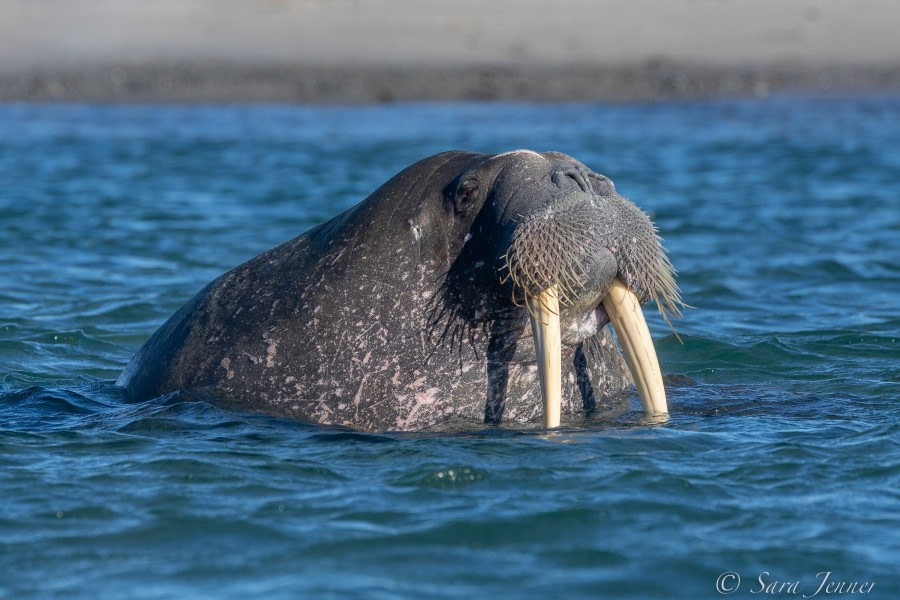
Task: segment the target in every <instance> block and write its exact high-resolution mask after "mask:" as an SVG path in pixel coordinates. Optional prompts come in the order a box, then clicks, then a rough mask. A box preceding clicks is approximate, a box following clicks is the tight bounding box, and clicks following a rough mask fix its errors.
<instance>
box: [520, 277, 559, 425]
mask: <svg viewBox="0 0 900 600" xmlns="http://www.w3.org/2000/svg"><path fill="white" fill-rule="evenodd" d="M525 301H526V303H527V304H528V314H529V316H530V317H531V332H532V334H533V336H534V350H535V353H536V355H537V356H536V358H537V365H538V374H539V375H540V377H541V397H542V398H543V400H544V425H545V426H546V427H548V428H550V427H559V414H560V405H561V404H562V371H561V368H560V360H561V358H560V356H561V351H562V348H561V346H560V344H561V339H560V331H559V293H558V291H557V289H556V286H550V287H549V288H547V289H546V290H544V291H543V292H541V293H539V294H538V295H536V296H533V297H531V296H529V297H527V298H526V300H525Z"/></svg>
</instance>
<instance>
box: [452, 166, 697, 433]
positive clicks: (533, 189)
mask: <svg viewBox="0 0 900 600" xmlns="http://www.w3.org/2000/svg"><path fill="white" fill-rule="evenodd" d="M445 197H446V198H447V202H448V204H449V205H450V206H451V207H452V209H453V210H454V211H456V212H457V213H458V215H459V216H460V217H461V221H462V223H461V229H460V233H461V232H462V231H463V230H465V231H466V233H465V236H464V238H463V239H464V244H465V247H464V248H463V249H462V251H461V253H460V257H461V260H464V261H465V262H466V264H468V265H471V264H473V261H474V264H475V265H481V264H485V266H488V265H490V268H489V269H488V271H489V276H490V277H493V279H494V281H495V289H496V291H497V293H498V298H494V299H492V300H491V301H488V302H485V301H483V300H482V301H480V302H478V301H475V302H474V303H473V302H472V300H471V299H467V298H466V297H465V292H459V291H457V292H456V295H457V301H458V302H462V303H467V302H468V303H469V304H470V306H472V307H473V308H469V309H468V313H469V315H470V317H472V320H481V321H484V320H486V319H497V318H498V314H499V313H501V312H505V313H506V314H509V313H510V311H512V310H513V309H512V308H511V307H518V309H519V311H522V310H524V309H527V313H528V316H529V319H530V322H531V342H532V343H533V348H534V349H533V352H534V356H535V357H536V360H537V364H538V371H539V374H540V381H541V394H542V398H543V401H544V416H545V424H546V425H547V426H548V427H555V426H557V425H558V424H559V412H560V408H559V407H560V372H561V371H560V354H561V346H563V345H569V346H574V345H577V344H579V343H581V342H583V341H584V340H585V339H587V338H589V337H591V336H593V335H595V334H597V333H598V332H599V330H600V329H602V328H603V327H604V326H605V325H606V324H607V323H610V322H611V323H612V325H613V327H614V328H615V330H616V333H617V337H618V339H619V342H620V344H621V346H622V350H623V354H624V355H625V359H626V363H627V364H628V367H629V369H630V371H631V373H632V376H633V379H634V381H635V384H636V386H637V388H638V392H639V395H640V397H641V400H642V403H643V406H644V411H645V413H646V414H648V415H653V416H661V415H665V414H666V413H667V411H668V409H667V404H666V397H665V392H664V389H663V383H662V376H661V372H660V368H659V363H658V360H657V357H656V351H655V349H654V346H653V342H652V339H651V338H650V333H649V331H648V329H647V325H646V322H645V320H644V317H643V314H642V312H641V308H640V307H641V305H642V304H644V303H645V302H647V301H649V300H654V301H655V302H656V304H657V306H658V308H659V310H660V312H661V313H662V315H663V317H664V318H665V319H666V321H667V322H668V321H669V317H675V316H680V310H679V309H680V307H681V306H682V303H681V298H680V292H679V290H678V287H677V285H676V284H675V280H674V269H673V267H672V264H671V262H670V261H669V259H668V257H667V256H666V252H665V250H664V249H663V247H662V244H661V241H660V238H659V237H658V235H657V232H656V228H655V227H654V225H653V223H652V222H651V221H650V219H649V218H648V217H647V215H645V214H644V213H643V212H642V211H641V210H640V209H639V208H638V207H637V206H635V205H634V204H632V203H631V202H629V201H628V200H626V199H625V198H623V197H622V196H620V195H619V194H618V193H617V192H616V190H615V186H614V185H613V183H612V181H610V180H609V179H608V178H607V177H604V176H603V175H600V174H597V173H594V172H593V171H591V170H590V169H588V168H587V167H585V166H584V165H582V164H581V163H580V162H578V161H577V160H575V159H573V158H572V157H569V156H566V155H564V154H561V153H556V152H547V153H543V154H538V153H536V152H531V151H527V150H519V151H515V152H508V153H504V154H499V155H495V156H492V157H487V158H486V159H485V160H479V161H476V162H475V163H474V164H472V165H471V166H470V167H469V168H468V169H467V170H465V171H463V172H462V173H461V174H460V175H459V176H458V177H457V178H456V179H455V181H454V182H453V183H452V184H451V185H450V186H449V187H448V188H447V190H445ZM479 257H480V260H478V259H479ZM451 276H452V269H451ZM470 280H471V278H470ZM464 284H465V282H464V281H458V280H457V281H455V282H454V285H456V286H459V285H464ZM501 298H502V299H501ZM523 335H524V336H527V333H525V334H523ZM528 346H531V344H528Z"/></svg>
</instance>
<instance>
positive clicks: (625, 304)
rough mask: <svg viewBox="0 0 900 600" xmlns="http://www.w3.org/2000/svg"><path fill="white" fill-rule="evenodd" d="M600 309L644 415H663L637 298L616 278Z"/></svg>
mask: <svg viewBox="0 0 900 600" xmlns="http://www.w3.org/2000/svg"><path fill="white" fill-rule="evenodd" d="M603 307H604V308H605V309H606V314H607V315H609V320H610V323H612V326H613V328H614V329H615V330H616V337H617V338H618V339H619V344H621V346H622V352H623V354H625V362H626V363H627V364H628V369H629V370H630V371H631V376H632V378H633V379H634V384H635V385H636V386H637V390H638V395H639V396H640V397H641V403H642V404H643V405H644V414H645V415H647V416H657V415H665V414H667V413H668V412H669V408H668V405H667V404H666V391H665V389H664V388H663V381H662V371H660V368H659V359H658V358H657V357H656V348H654V346H653V339H652V338H651V337H650V330H649V329H647V321H645V320H644V313H643V311H641V304H640V302H639V301H638V298H637V295H635V293H634V292H632V291H631V290H630V289H629V288H628V286H626V285H625V284H624V283H622V281H621V280H620V279H618V278H616V279H615V280H613V285H612V289H610V290H609V294H607V296H606V298H604V299H603ZM532 323H533V321H532Z"/></svg>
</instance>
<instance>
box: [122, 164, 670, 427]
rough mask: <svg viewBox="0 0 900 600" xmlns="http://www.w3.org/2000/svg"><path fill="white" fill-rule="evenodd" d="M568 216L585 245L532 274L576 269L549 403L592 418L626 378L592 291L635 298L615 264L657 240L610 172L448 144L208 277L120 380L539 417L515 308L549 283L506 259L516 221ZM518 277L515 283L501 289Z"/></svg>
mask: <svg viewBox="0 0 900 600" xmlns="http://www.w3.org/2000/svg"><path fill="white" fill-rule="evenodd" d="M568 211H575V212H577V213H578V214H580V215H581V217H584V215H585V214H587V215H589V217H590V219H591V220H592V221H591V223H592V224H591V226H590V227H589V229H590V231H589V233H590V236H591V238H592V239H594V240H595V241H596V243H595V244H593V245H589V246H584V245H583V244H582V245H581V246H579V245H578V244H572V243H570V242H569V241H568V240H566V239H559V237H560V236H559V233H553V231H554V230H552V228H551V229H550V230H547V231H550V233H541V234H540V235H542V236H545V237H547V239H546V240H544V239H537V241H536V242H535V243H536V244H538V245H541V244H543V242H544V241H546V242H547V245H548V247H550V248H555V252H556V255H554V254H553V253H552V252H551V254H550V255H551V256H555V258H554V263H555V264H554V265H549V266H548V269H547V270H546V272H545V273H544V275H543V277H544V279H548V278H549V279H554V278H560V277H562V276H563V275H562V274H560V273H555V272H554V271H553V269H558V268H560V267H559V265H562V264H565V263H566V260H568V261H569V262H570V263H571V262H572V261H573V260H575V261H576V262H577V263H578V264H580V265H581V267H582V271H583V273H582V276H581V278H580V279H578V281H577V282H576V284H573V285H569V286H568V288H567V289H568V294H567V296H566V300H565V302H564V306H563V307H562V310H561V323H562V332H563V334H562V335H563V349H562V362H563V375H562V387H563V389H562V399H563V406H562V413H563V415H564V416H565V415H567V414H569V415H571V414H573V413H584V412H585V411H590V410H592V409H594V408H595V407H596V406H598V405H604V404H608V403H609V401H610V399H613V398H616V397H618V398H619V399H621V398H622V396H621V392H622V391H623V389H625V388H626V387H627V386H628V385H629V384H630V383H631V379H630V376H629V375H628V372H627V369H626V368H625V365H624V363H623V361H622V358H621V355H620V354H619V351H618V348H617V347H616V346H615V344H614V342H613V341H612V338H611V337H610V335H609V332H608V328H605V327H604V326H605V325H606V324H607V323H608V319H607V317H606V314H605V312H604V311H603V308H602V305H601V299H602V298H603V297H604V296H605V294H606V293H607V291H608V290H609V288H610V286H611V283H612V280H613V277H615V276H619V277H621V278H622V279H623V280H624V281H625V283H626V284H627V285H629V287H632V288H633V289H635V291H637V292H638V296H639V297H640V298H641V300H642V301H645V300H646V299H648V298H649V296H650V295H651V292H650V291H648V290H647V289H641V283H640V282H639V281H638V279H639V278H638V277H636V276H634V275H633V274H632V273H630V272H629V267H628V264H631V265H635V264H642V262H646V261H650V262H651V263H653V261H657V260H658V257H657V256H637V254H641V253H643V254H646V253H648V252H649V253H650V254H652V253H653V251H654V250H652V249H656V250H655V251H656V252H658V251H659V250H658V243H657V241H656V235H655V231H654V229H653V226H652V224H651V223H650V221H649V220H648V219H647V218H646V216H644V214H643V213H642V212H641V211H640V210H639V209H637V207H635V206H634V205H633V204H631V203H630V202H628V201H627V200H625V199H623V198H621V197H620V196H618V195H617V194H616V192H615V190H614V187H613V185H612V183H611V182H610V181H609V179H607V178H605V177H603V176H601V175H597V174H596V173H593V172H591V171H590V170H588V169H587V168H586V167H585V166H584V165H582V164H581V163H579V162H577V161H576V160H574V159H572V158H571V157H568V156H565V155H563V154H559V153H555V152H548V153H544V154H537V153H534V152H530V151H516V152H509V153H505V154H500V155H482V154H474V153H469V152H445V153H442V154H438V155H436V156H432V157H430V158H427V159H424V160H422V161H420V162H418V163H416V164H414V165H412V166H410V167H408V168H407V169H405V170H404V171H402V172H401V173H399V174H398V175H396V176H395V177H393V178H392V179H391V180H390V181H388V182H387V183H385V184H384V185H383V186H381V187H380V188H379V189H378V190H376V191H375V192H374V193H373V194H372V195H371V196H369V197H368V198H367V199H366V200H365V201H363V202H361V203H360V204H358V205H356V206H354V207H353V208H351V209H349V210H347V211H346V212H344V213H342V214H340V215H338V216H336V217H334V218H333V219H331V220H330V221H328V222H326V223H323V224H321V225H319V226H318V227H315V228H313V229H311V230H310V231H308V232H306V233H305V234H303V235H301V236H299V237H297V238H294V239H293V240H290V241H288V242H286V243H284V244H282V245H280V246H278V247H277V248H274V249H272V250H270V251H268V252H265V253H263V254H261V255H259V256H257V257H256V258H254V259H252V260H250V261H248V262H246V263H244V264H242V265H240V266H238V267H236V268H234V269H232V270H231V271H229V272H227V273H225V274H224V275H222V276H221V277H219V278H218V279H216V280H215V281H213V282H212V283H210V284H209V285H207V286H206V287H205V288H204V289H203V290H201V291H200V292H199V293H198V294H197V295H196V296H194V298H192V299H191V300H190V301H189V302H188V303H187V304H185V305H184V306H183V307H182V308H181V309H180V310H179V311H178V312H177V313H175V315H174V316H172V317H171V318H170V319H169V320H168V321H167V322H166V323H165V324H164V325H163V326H162V327H161V328H160V329H159V330H158V331H157V332H156V333H155V334H154V335H153V336H152V337H151V338H150V340H149V341H148V342H147V343H146V344H144V346H143V347H142V348H141V349H140V350H139V351H138V352H137V354H136V355H135V356H134V358H133V359H132V360H131V362H130V363H129V365H128V367H127V368H126V369H125V371H124V372H123V373H122V375H121V376H120V377H119V380H118V382H117V383H118V384H119V385H122V386H124V387H125V391H126V395H127V397H128V398H130V399H131V400H135V401H137V400H144V399H149V398H153V397H155V396H159V395H162V394H165V393H168V392H171V391H174V390H185V391H188V392H191V393H193V394H198V395H200V396H203V397H207V398H211V399H218V400H220V401H222V402H225V403H227V404H228V405H229V406H233V407H240V408H247V409H251V410H257V411H263V412H267V413H273V414H279V415H289V416H293V417H296V418H299V419H302V420H304V421H309V422H313V423H323V424H339V425H347V426H350V427H353V428H356V429H360V430H369V431H383V430H425V429H440V428H442V427H448V426H450V424H451V423H460V422H465V423H472V424H477V423H485V422H487V423H499V422H519V423H521V422H527V421H536V420H539V419H540V418H541V416H542V414H543V413H542V402H541V396H540V386H539V381H538V372H537V367H536V362H535V355H534V344H533V342H532V337H531V327H530V324H529V320H528V313H527V310H526V309H525V308H523V307H522V305H521V304H522V302H521V300H522V298H523V294H524V293H525V292H529V291H530V292H534V291H537V290H536V289H530V288H539V287H541V286H542V285H544V284H547V283H553V282H552V281H542V280H541V276H537V275H535V276H534V277H532V278H531V280H530V281H531V283H530V284H529V283H528V281H525V282H524V283H522V280H526V279H527V277H524V276H523V275H522V272H524V271H527V269H526V268H525V267H522V266H521V265H520V264H518V263H517V264H513V265H510V264H507V260H510V259H509V250H510V247H511V244H512V240H513V238H514V237H515V236H516V235H517V230H518V231H522V230H523V229H522V228H523V224H526V223H527V224H529V227H530V231H532V232H534V231H539V232H540V231H543V229H542V228H543V227H544V225H543V223H545V222H546V223H547V224H551V225H552V224H553V222H554V220H555V219H557V218H559V219H562V220H563V221H564V220H565V219H566V215H567V212H568ZM579 211H580V212H579ZM575 212H573V213H572V214H575ZM574 222H575V223H576V224H577V223H578V222H579V221H578V220H577V219H575V221H574ZM561 231H565V228H562V229H561ZM553 236H555V237H553ZM551 238H552V239H551ZM520 241H521V240H520ZM532 241H535V240H532ZM522 247H524V248H527V247H528V246H527V244H526V245H525V246H520V252H519V253H520V254H521V248H522ZM585 248H587V249H586V250H585ZM651 248H652V249H651ZM632 250H634V253H637V254H635V255H634V256H632V255H631V254H630V253H631V252H632ZM573 252H582V253H587V254H586V255H583V256H575V255H574V254H572V253H573ZM560 253H562V254H560ZM566 253H568V255H566ZM531 258H533V259H534V260H536V261H537V262H538V263H540V260H541V259H540V258H539V257H537V256H535V257H531ZM629 261H631V262H630V263H629ZM517 269H518V271H519V272H520V273H519V277H518V280H519V281H520V285H519V286H518V288H517V287H516V286H515V285H514V282H513V280H512V278H506V280H505V281H503V280H504V275H505V274H508V273H509V272H510V271H516V270H517ZM523 270H524V271H523ZM631 270H633V268H632V269H631ZM529 274H530V273H527V272H526V273H525V275H529ZM576 279H577V278H576ZM501 281H503V283H501ZM514 300H515V301H514Z"/></svg>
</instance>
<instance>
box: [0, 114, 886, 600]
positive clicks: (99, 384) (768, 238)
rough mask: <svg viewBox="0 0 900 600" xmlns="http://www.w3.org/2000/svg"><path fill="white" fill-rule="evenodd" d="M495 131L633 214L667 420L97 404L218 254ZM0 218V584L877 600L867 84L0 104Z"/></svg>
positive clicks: (81, 592)
mask: <svg viewBox="0 0 900 600" xmlns="http://www.w3.org/2000/svg"><path fill="white" fill-rule="evenodd" d="M522 147H524V148H532V149H536V150H550V149H553V150H559V151H562V152H566V153H568V154H571V155H573V156H575V157H577V158H579V159H580V160H582V161H583V162H585V163H586V164H588V165H589V166H591V167H592V168H593V169H595V170H597V171H599V172H601V173H604V174H606V175H608V176H610V177H611V178H612V179H613V180H614V181H615V182H616V184H617V187H618V189H619V191H620V192H621V193H623V194H624V195H626V196H628V197H630V198H632V199H633V200H634V201H635V202H636V203H637V204H638V205H640V206H641V207H642V208H643V209H644V210H646V211H647V212H649V213H651V214H652V216H653V218H654V219H655V221H656V223H657V224H658V225H659V228H660V230H661V233H662V235H663V237H664V238H665V239H666V244H667V246H668V248H669V249H670V251H671V256H672V260H673V262H674V263H675V265H676V266H677V268H678V269H679V271H680V279H679V281H680V283H681V286H682V289H683V291H684V296H685V300H686V301H687V302H688V303H689V304H691V305H692V306H694V307H696V308H695V309H692V310H689V311H687V313H686V315H685V318H684V319H683V320H682V321H680V322H679V323H677V328H678V331H679V333H680V336H681V340H682V342H683V343H680V342H679V341H678V340H677V339H676V338H675V337H674V336H673V335H672V334H671V333H670V332H669V331H668V330H667V328H666V327H665V326H664V324H663V323H662V321H661V320H660V319H659V318H658V317H653V318H652V319H651V323H650V325H651V329H652V330H653V331H654V333H655V334H656V335H657V336H658V340H657V341H658V350H659V353H660V359H661V362H662V366H663V370H664V372H665V373H666V374H667V387H668V393H669V402H670V409H671V420H670V421H669V422H668V423H667V424H666V425H664V426H657V427H649V426H645V425H642V424H641V419H640V413H639V410H638V408H639V407H638V405H637V403H635V404H634V410H633V411H632V412H631V413H629V414H627V415H625V416H624V417H622V418H621V419H619V420H618V421H616V422H613V423H609V422H595V421H592V420H591V419H587V420H585V421H584V422H583V423H580V424H578V425H577V426H574V427H569V428H564V429H563V430H561V431H559V432H555V433H552V434H546V433H541V432H534V431H515V430H510V429H488V428H485V429H484V430H475V431H474V432H469V433H465V434H445V435H434V434H429V435H414V434H384V435H371V434H357V433H352V432H342V431H336V430H330V429H323V428H318V427H313V426H309V425H304V424H301V423H297V422H292V421H288V420H280V419H275V418H270V417H265V416H260V415H251V414H244V413H237V412H227V411H224V410H221V409H219V408H216V407H213V406H211V405H208V404H204V403H200V402H186V401H184V400H183V399H181V398H180V397H178V396H177V395H174V396H170V397H164V398H160V399H157V400H155V401H152V402H149V403H146V404H140V405H128V404H126V403H124V402H123V401H122V398H121V396H120V393H119V392H118V391H117V389H116V388H115V387H114V386H113V384H112V382H113V381H114V380H115V378H116V377H117V375H118V373H119V372H120V371H121V369H122V368H123V367H124V365H125V363H126V362H127V361H128V359H129V357H130V356H131V354H132V353H133V352H134V351H135V350H136V349H137V348H138V347H139V345H140V344H141V343H143V341H144V340H146V339H147V337H148V336H149V335H150V334H151V333H152V332H153V331H154V330H155V329H156V328H157V327H158V326H159V325H160V324H161V323H162V322H163V321H164V320H165V319H166V318H167V317H168V316H169V315H170V314H172V313H173V312H174V311H175V310H176V309H177V308H178V307H179V306H180V305H181V304H182V303H183V302H184V301H185V300H187V299H188V298H189V297H190V296H191V295H192V294H193V293H195V292H196V291H197V290H198V289H199V288H200V287H202V286H203V285H204V284H205V283H206V282H208V281H209V280H211V279H212V278H214V277H215V276H217V275H218V274H220V273H221V272H223V271H225V270H227V269H228V268H230V267H232V266H234V265H236V264H238V263H240V262H242V261H243V260H246V259H248V258H250V257H252V256H254V255H256V254H258V253H259V252H261V251H263V250H265V249H268V248H270V247H272V246H274V245H276V244H278V243H280V242H282V241H284V240H286V239H289V238H291V237H293V236H295V235H297V234H299V233H301V232H303V231H304V230H306V229H307V228H309V227H310V226H312V225H314V224H316V223H319V222H321V221H322V220H324V219H327V218H328V217H330V216H331V215H333V214H335V213H337V212H339V211H340V210H342V209H344V208H346V207H349V206H351V205H352V204H354V203H356V202H358V201H359V200H361V199H362V198H364V197H365V196H366V195H367V194H368V193H369V192H371V191H372V190H374V189H375V188H376V187H377V186H378V185H380V184H381V183H382V182H383V181H385V180H386V179H387V178H389V177H390V176H391V175H393V174H394V173H396V172H397V171H399V170H400V169H402V168H403V167H405V166H406V165H408V164H410V163H412V162H414V161H415V160H417V159H419V158H422V157H425V156H428V155H430V154H433V153H435V152H438V151H442V150H446V149H452V148H462V149H471V150H478V151H485V152H498V151H504V150H509V149H514V148H522ZM0 231H2V237H0V240H2V241H0V498H2V500H0V507H2V510H0V596H2V597H3V598H9V599H18V598H54V597H56V598H73V597H85V598H88V597H89V598H126V597H127V598H188V597H207V598H248V597H259V598H300V597H304V598H385V599H387V598H488V597H497V598H501V597H516V598H542V599H543V598H594V597H628V598H653V597H657V598H663V597H666V598H674V597H682V598H688V597H695V598H701V597H708V598H714V597H718V596H719V593H718V592H717V590H716V585H717V580H718V581H719V584H720V585H722V586H724V587H723V591H727V589H728V588H733V587H734V586H735V585H737V584H738V582H737V579H736V578H735V577H734V576H733V575H728V576H725V577H720V576H721V575H722V574H723V573H726V572H733V573H734V574H736V575H738V576H740V578H741V580H740V584H739V585H740V587H739V589H738V590H737V592H736V593H735V596H736V597H753V596H754V595H755V594H756V593H757V592H760V591H762V589H763V584H770V583H772V582H776V583H777V582H785V583H787V584H790V583H791V582H799V590H800V593H806V594H807V595H811V594H813V593H814V592H815V591H816V589H817V588H818V586H819V583H820V581H821V579H822V577H824V576H823V575H818V574H821V573H823V572H831V573H832V574H831V575H830V576H829V577H830V578H831V579H832V580H843V581H847V582H853V581H856V582H860V583H863V582H868V583H874V584H875V585H874V588H870V590H871V591H870V593H869V594H868V596H867V597H878V598H896V597H900V577H898V572H900V571H898V568H897V565H898V563H900V534H898V532H900V530H898V514H900V501H898V500H900V425H898V417H900V407H898V383H900V371H898V364H900V363H898V358H900V349H898V343H897V339H898V336H900V310H898V309H900V268H898V259H900V243H898V239H900V99H898V98H897V97H853V98H832V99H816V98H801V97H781V98H771V99H767V100H752V101H750V100H748V101H717V102H702V103H677V104H675V103H673V104H646V105H538V106H532V105H497V104H430V105H389V106H378V107H350V108H323V107H283V106H222V107H204V106H195V107H180V106H147V107H142V106H127V107H119V106H74V105H6V106H0ZM794 589H798V588H797V587H795V588H794ZM786 593H787V592H785V594H786ZM824 594H825V592H824V591H823V592H822V593H821V594H820V595H819V597H824ZM760 595H765V594H760ZM782 595H784V594H782ZM756 597H759V596H756ZM795 597H796V595H795Z"/></svg>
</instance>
